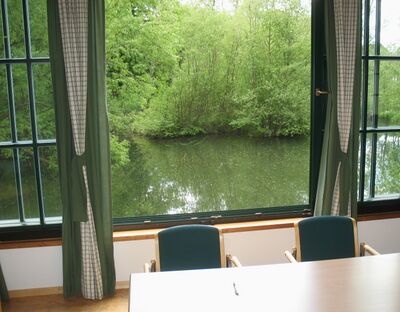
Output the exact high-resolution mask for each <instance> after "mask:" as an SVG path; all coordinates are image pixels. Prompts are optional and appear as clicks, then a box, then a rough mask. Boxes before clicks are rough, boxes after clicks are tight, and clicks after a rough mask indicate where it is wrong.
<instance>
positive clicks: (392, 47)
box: [367, 0, 400, 55]
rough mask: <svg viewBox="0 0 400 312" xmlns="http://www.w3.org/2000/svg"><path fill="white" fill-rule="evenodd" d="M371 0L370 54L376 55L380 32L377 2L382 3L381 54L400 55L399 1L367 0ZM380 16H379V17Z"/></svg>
mask: <svg viewBox="0 0 400 312" xmlns="http://www.w3.org/2000/svg"><path fill="white" fill-rule="evenodd" d="M367 1H370V3H371V4H370V5H371V14H370V54H371V55H375V54H376V51H375V46H376V40H377V38H378V34H377V33H376V25H377V23H376V22H377V19H376V18H377V16H376V9H377V2H380V3H381V16H380V19H381V22H380V28H381V32H380V47H379V50H380V53H379V54H380V55H400V24H399V14H398V12H399V2H398V0H367ZM378 18H379V17H378Z"/></svg>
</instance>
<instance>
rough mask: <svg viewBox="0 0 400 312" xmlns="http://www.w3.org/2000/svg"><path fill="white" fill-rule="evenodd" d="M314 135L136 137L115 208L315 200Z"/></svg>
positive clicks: (134, 212)
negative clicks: (311, 182) (311, 145)
mask: <svg viewBox="0 0 400 312" xmlns="http://www.w3.org/2000/svg"><path fill="white" fill-rule="evenodd" d="M309 154H310V152H309V140H308V138H285V139H283V138H274V139H271V138H268V139H266V138H249V137H240V136H204V137H196V138H180V139H168V140H165V139H163V140H150V139H145V138H135V139H133V141H132V142H131V146H130V159H131V162H130V163H129V165H127V166H124V167H121V168H113V216H114V217H123V216H144V215H153V214H174V213H191V212H204V211H213V210H228V209H243V208H259V207H276V206H284V205H298V204H307V203H308V192H309Z"/></svg>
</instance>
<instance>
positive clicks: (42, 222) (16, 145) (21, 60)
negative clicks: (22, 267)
mask: <svg viewBox="0 0 400 312" xmlns="http://www.w3.org/2000/svg"><path fill="white" fill-rule="evenodd" d="M1 14H2V25H1V27H2V31H3V36H4V58H0V66H3V65H4V66H5V77H6V82H7V95H8V99H7V100H8V101H7V105H8V109H9V117H10V132H11V133H10V134H11V141H2V142H0V149H11V150H12V154H13V163H14V175H15V186H16V193H17V194H16V195H17V204H18V215H19V222H20V225H16V226H14V225H13V226H12V227H2V228H1V229H0V239H2V238H3V236H4V234H3V233H14V232H15V233H16V234H15V235H17V236H18V234H17V233H20V232H23V231H26V230H27V228H28V227H29V230H28V231H27V232H30V229H32V230H33V233H34V232H37V228H40V229H43V228H44V227H46V226H47V225H46V218H45V210H44V198H43V185H42V173H41V166H40V155H39V150H40V148H42V147H48V146H56V140H55V139H43V140H41V139H38V129H37V116H36V103H35V90H34V75H33V69H32V68H33V66H34V65H35V64H50V59H49V57H33V56H32V53H31V51H32V49H31V34H30V19H29V4H28V0H22V14H23V27H24V45H25V57H18V58H13V57H12V54H11V43H10V31H9V22H8V7H7V1H6V0H1ZM16 64H23V65H25V66H26V73H27V89H28V102H29V112H30V113H29V118H30V123H31V133H32V137H31V140H18V132H17V120H16V105H15V96H14V95H15V93H14V84H13V82H14V81H13V71H12V67H13V65H16ZM22 148H30V149H32V152H33V164H34V175H35V183H36V189H37V194H36V195H37V196H36V198H37V203H38V208H39V224H37V225H36V224H35V225H28V224H29V223H27V220H26V218H25V209H24V198H23V190H22V177H21V166H20V161H21V160H20V149H22ZM50 228H54V225H51V226H50ZM17 229H18V230H17ZM46 235H47V234H46ZM33 236H35V235H33ZM12 238H13V239H14V236H13V237H12Z"/></svg>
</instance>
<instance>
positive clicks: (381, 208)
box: [358, 0, 400, 214]
mask: <svg viewBox="0 0 400 312" xmlns="http://www.w3.org/2000/svg"><path fill="white" fill-rule="evenodd" d="M363 3H364V8H363V19H364V23H363V26H364V37H363V41H364V46H363V55H362V69H363V71H362V79H363V82H362V97H361V98H362V100H361V123H360V160H359V185H358V201H359V202H358V213H359V214H373V213H383V212H395V211H396V212H397V211H399V210H400V195H399V196H395V197H393V196H392V197H390V196H387V197H382V196H379V197H377V196H376V194H375V186H376V185H375V182H376V161H377V137H378V134H380V133H394V132H398V133H400V126H384V127H380V126H379V123H378V121H379V110H378V107H379V71H380V63H381V62H387V61H400V56H388V55H381V51H380V48H381V41H380V36H381V13H382V10H381V4H382V2H381V0H376V9H375V17H374V18H375V29H374V32H375V47H374V55H370V51H369V50H370V49H369V48H370V46H369V35H370V18H371V7H370V0H364V1H363ZM370 61H373V62H374V64H373V65H374V73H373V79H374V80H373V88H374V93H373V101H372V103H369V100H368V89H369V84H368V83H369V79H370V78H371V76H370V75H369V65H370ZM369 105H372V112H373V116H372V117H373V118H372V126H368V106H369ZM368 134H372V146H371V163H370V175H371V177H370V181H369V196H368V197H367V198H366V196H365V170H366V157H367V155H366V153H367V152H366V145H367V136H368ZM396 197H397V198H396Z"/></svg>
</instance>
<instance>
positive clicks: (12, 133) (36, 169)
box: [0, 0, 61, 228]
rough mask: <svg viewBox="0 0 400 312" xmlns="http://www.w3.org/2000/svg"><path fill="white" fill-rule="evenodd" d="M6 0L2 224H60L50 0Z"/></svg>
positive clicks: (0, 123) (0, 67) (0, 51)
mask: <svg viewBox="0 0 400 312" xmlns="http://www.w3.org/2000/svg"><path fill="white" fill-rule="evenodd" d="M29 4H30V2H29V1H27V0H24V1H6V0H2V1H1V14H0V23H1V28H0V37H1V40H0V185H1V187H0V207H1V208H0V225H1V227H2V228H4V227H9V226H16V225H17V226H19V225H25V226H26V225H30V226H32V228H41V227H42V226H44V225H50V224H52V223H60V220H61V218H60V215H61V202H60V194H59V187H58V166H57V150H56V141H55V121H54V105H53V96H52V85H51V73H50V64H49V58H48V44H47V15H46V1H45V0H39V1H35V3H34V4H32V3H31V4H32V5H31V6H29Z"/></svg>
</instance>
